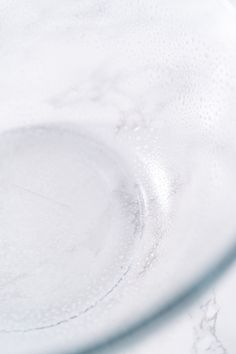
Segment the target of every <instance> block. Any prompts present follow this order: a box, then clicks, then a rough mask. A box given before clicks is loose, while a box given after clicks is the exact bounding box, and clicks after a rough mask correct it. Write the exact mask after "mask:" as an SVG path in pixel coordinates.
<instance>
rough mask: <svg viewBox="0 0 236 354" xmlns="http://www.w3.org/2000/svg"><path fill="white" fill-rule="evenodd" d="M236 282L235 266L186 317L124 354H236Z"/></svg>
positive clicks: (168, 325) (178, 319)
mask: <svg viewBox="0 0 236 354" xmlns="http://www.w3.org/2000/svg"><path fill="white" fill-rule="evenodd" d="M235 282H236V264H235V265H234V266H232V267H231V268H230V269H229V270H228V272H227V273H226V274H225V276H224V277H223V278H221V279H220V280H219V281H218V282H217V283H216V284H215V286H214V287H212V288H211V289H209V291H208V292H207V293H206V294H204V295H203V296H202V297H201V299H199V300H197V302H195V303H194V304H193V305H192V306H191V307H190V308H189V309H187V310H186V312H185V313H181V314H180V315H179V316H177V318H175V319H173V320H172V321H171V323H168V324H167V325H165V326H164V328H162V329H161V330H160V331H159V332H158V333H155V332H153V333H151V334H150V335H149V336H148V337H146V339H145V340H143V341H142V342H141V343H137V345H135V346H134V347H132V348H129V349H128V350H125V351H124V352H122V354H123V353H124V354H146V353H147V354H149V353H150V354H234V353H235V351H236V336H235V326H236V307H235Z"/></svg>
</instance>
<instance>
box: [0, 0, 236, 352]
mask: <svg viewBox="0 0 236 354" xmlns="http://www.w3.org/2000/svg"><path fill="white" fill-rule="evenodd" d="M108 3H109V2H107V1H103V0H100V1H97V0H94V1H79V2H76V1H71V0H70V1H68V2H67V4H68V6H65V5H64V1H52V0H50V1H47V0H40V1H39V2H37V1H26V0H23V1H14V0H12V1H11V0H6V1H4V0H0V40H1V49H0V67H1V68H4V70H1V69H0V73H1V78H0V80H1V81H0V116H1V117H4V119H6V120H7V122H8V125H10V124H11V123H10V122H11V120H13V118H14V114H15V113H16V112H17V114H18V116H19V117H20V119H21V121H22V123H24V121H25V120H27V119H28V117H30V116H31V115H32V114H34V112H35V110H36V109H37V110H39V111H40V119H42V120H44V119H45V121H46V120H47V117H48V116H49V115H51V116H52V117H53V116H57V117H59V118H61V117H64V116H65V114H67V115H68V114H69V115H72V116H79V115H83V117H84V118H85V119H90V118H91V117H92V118H93V116H94V112H96V114H97V115H98V117H99V116H102V118H103V119H104V118H105V119H107V120H108V119H114V121H116V129H117V132H118V133H119V132H120V131H121V130H122V129H126V128H127V126H129V121H128V118H127V117H130V116H132V119H133V122H134V123H132V124H134V125H135V124H136V123H135V122H136V121H139V122H141V123H142V124H143V126H145V124H147V121H146V120H147V118H146V117H147V116H149V115H153V114H154V113H155V109H156V107H157V108H158V109H166V107H167V108H168V105H169V104H170V102H169V92H165V93H164V94H163V97H162V100H160V102H158V104H157V105H156V106H155V105H154V103H156V102H154V98H153V92H152V91H150V90H149V91H148V90H146V91H145V88H144V89H143V90H142V88H141V89H140V87H139V85H140V82H143V81H142V73H144V75H146V74H147V77H148V78H149V79H150V82H151V81H152V76H151V73H150V75H149V74H148V72H146V71H145V70H146V68H144V67H143V63H142V61H141V60H140V63H136V64H135V70H136V71H135V73H136V74H138V75H137V76H136V79H137V80H135V79H133V77H132V75H131V78H130V79H131V84H130V85H129V84H128V85H127V90H125V89H126V87H125V80H124V77H122V75H120V74H119V70H118V71H117V70H116V64H115V61H114V56H113V53H109V51H110V48H109V43H110V40H113V39H109V36H108V33H109V31H111V32H112V33H113V35H116V34H117V33H118V34H119V35H120V33H121V32H122V30H123V29H122V28H123V27H122V26H123V23H125V22H126V21H127V20H128V19H129V17H130V18H132V21H134V22H135V20H136V18H135V11H134V14H132V7H131V13H127V18H123V17H122V16H124V13H125V11H124V9H122V6H123V7H124V8H125V7H126V4H125V2H123V1H122V2H120V3H119V2H118V3H117V2H114V7H113V8H112V9H111V11H114V13H113V15H115V16H117V18H116V20H117V21H115V22H116V23H115V26H113V27H110V23H109V21H107V20H106V18H104V16H103V15H104V13H105V11H106V8H107V7H109V6H108ZM180 3H183V4H184V1H180ZM192 3H193V9H194V6H195V5H194V4H196V2H195V3H194V1H192ZM203 3H204V2H202V6H203V7H204V6H205V8H206V11H208V15H209V13H210V12H211V11H210V9H211V6H213V7H214V6H216V9H218V10H219V9H220V8H221V7H222V13H223V15H222V16H223V17H222V24H223V26H224V25H225V24H226V23H227V21H226V19H227V16H229V17H230V16H231V15H230V14H231V13H232V12H233V11H234V9H233V7H232V8H231V5H230V3H229V2H227V1H225V3H224V1H220V0H216V1H215V4H216V5H214V1H210V0H208V1H206V2H205V4H207V5H204V4H203ZM39 4H40V5H39ZM110 5H111V3H110ZM174 6H176V5H174V0H173V7H174ZM111 7H112V6H111ZM134 8H135V6H134ZM129 9H130V8H129ZM197 9H198V10H199V8H198V7H197ZM193 12H194V11H193ZM173 13H174V11H173ZM218 13H219V11H218V12H217V14H218ZM119 16H120V17H119ZM217 18H218V19H221V17H220V13H219V17H217V16H216V19H217ZM149 21H151V16H150V18H149ZM213 22H214V21H212V22H211V24H213ZM231 22H232V19H231V18H230V21H229V23H230V24H231ZM204 23H206V22H204ZM189 26H190V24H189ZM230 26H231V25H229V27H228V28H226V29H225V30H224V29H223V28H219V27H217V30H219V33H221V30H222V32H223V38H224V36H226V35H228V34H230V33H231V31H232V30H233V29H232V27H230ZM51 28H53V31H52V32H51ZM81 28H82V30H81ZM124 28H125V27H124ZM80 30H81V32H80ZM201 30H202V29H200V28H199V31H200V32H201ZM211 30H212V28H211V29H210V30H209V31H211ZM180 31H181V30H180ZM227 31H228V32H227ZM213 32H214V30H213ZM78 33H79V40H80V44H81V48H80V52H79V53H78V50H77V49H76V48H75V46H74V45H73V44H74V43H76V40H77V39H78ZM68 34H69V37H68ZM80 34H81V36H80ZM50 35H51V36H50ZM219 35H220V34H219ZM96 36H98V42H97V45H98V46H97V48H94V47H92V46H91V48H90V44H91V43H93V41H94V38H95V37H96ZM131 36H132V34H131ZM135 36H137V33H136V34H135ZM140 36H141V33H140ZM103 37H104V38H106V40H104V43H105V46H104V47H103V51H101V45H103V44H101V42H100V39H101V38H103ZM111 37H112V36H111ZM118 37H119V36H118ZM68 38H70V40H69V41H68ZM115 38H116V37H115ZM141 40H143V39H141ZM70 41H71V42H70ZM73 41H74V42H73ZM32 43H33V44H32ZM52 43H53V49H52ZM55 43H57V45H55ZM127 43H128V42H127ZM127 43H124V44H125V45H127ZM28 44H30V45H28ZM31 44H32V45H31ZM122 45H123V43H119V42H118V43H117V47H115V49H116V50H117V53H119V48H120V46H122ZM127 49H128V47H127ZM45 53H46V55H44V54H45ZM137 54H138V52H137ZM133 55H135V54H133V53H132V55H131V57H130V58H131V60H132V58H133ZM45 58H46V59H45ZM94 58H96V65H94ZM104 58H105V59H106V61H104ZM109 60H110V61H109ZM119 60H121V57H119ZM68 62H69V63H70V64H69V65H68ZM78 62H79V65H80V68H81V69H80V71H78V70H76V68H77V67H78ZM137 62H138V58H137ZM153 62H155V60H154V58H150V63H151V65H152V64H153ZM129 65H130V67H129V71H128V74H127V73H126V72H125V70H124V68H122V63H119V67H121V68H122V70H124V71H123V74H124V76H126V75H129V74H130V73H131V74H132V65H133V64H132V62H130V63H129ZM138 67H140V68H141V69H140V71H137V70H139V69H137V68H138ZM91 68H93V70H91ZM130 68H131V70H130ZM142 70H144V71H142ZM75 73H76V74H75ZM114 73H115V74H114ZM145 73H146V74H145ZM139 77H140V78H141V79H140V80H141V81H140V80H139ZM78 78H79V79H78ZM177 79H178V78H177ZM132 80H133V81H132ZM180 82H181V80H180ZM141 86H142V84H141ZM148 89H149V87H148ZM29 92H30V96H29ZM142 95H144V96H143V98H147V100H146V101H145V99H143V102H142V101H140V97H141V96H142ZM145 95H146V96H145ZM173 95H174V92H173ZM111 117H113V118H111ZM1 119H2V118H1ZM98 119H99V118H98ZM209 124H211V123H209ZM213 124H214V122H213ZM134 128H135V127H134ZM235 282H236V266H234V267H233V268H232V269H231V270H230V271H229V272H228V273H227V274H226V275H225V277H224V278H223V279H221V280H220V281H219V282H218V283H217V284H216V285H215V287H214V289H211V290H209V292H208V293H207V294H205V295H204V297H203V298H202V299H201V300H199V301H198V303H196V304H195V305H194V306H193V307H192V308H191V309H188V310H187V313H184V314H181V316H179V317H178V318H177V319H175V320H173V321H172V322H171V323H170V324H168V325H166V326H165V327H164V328H163V329H162V330H160V332H159V333H152V334H151V335H150V336H149V337H147V338H146V339H145V340H144V341H143V342H141V343H138V344H137V345H136V346H133V347H132V348H128V349H127V350H124V354H144V353H145V354H152V353H153V354H167V353H168V354H206V353H208V354H226V353H227V354H234V353H236V336H235V334H236V332H235V328H236V306H235V301H234V298H235Z"/></svg>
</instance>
